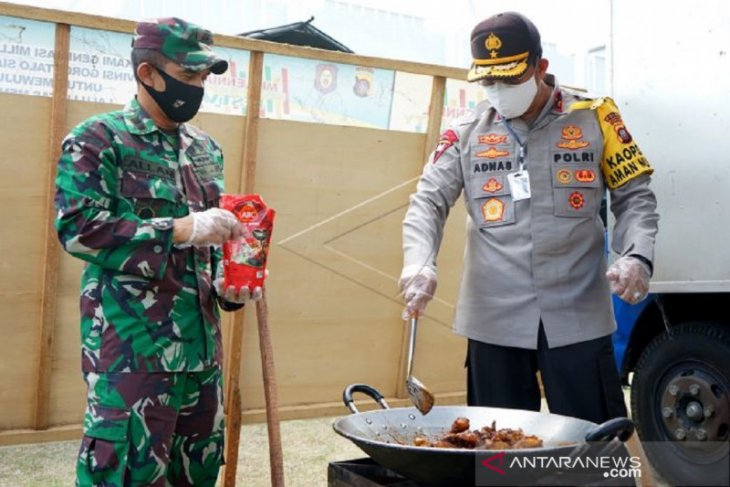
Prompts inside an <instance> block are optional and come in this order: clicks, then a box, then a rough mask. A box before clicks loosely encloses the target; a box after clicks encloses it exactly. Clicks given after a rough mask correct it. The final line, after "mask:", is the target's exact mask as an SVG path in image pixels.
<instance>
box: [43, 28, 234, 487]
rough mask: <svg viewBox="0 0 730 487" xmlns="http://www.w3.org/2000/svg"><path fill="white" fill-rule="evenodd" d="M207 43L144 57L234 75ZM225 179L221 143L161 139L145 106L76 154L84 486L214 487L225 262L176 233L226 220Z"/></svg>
mask: <svg viewBox="0 0 730 487" xmlns="http://www.w3.org/2000/svg"><path fill="white" fill-rule="evenodd" d="M145 29H146V31H145ZM144 32H146V34H144ZM206 33H207V31H203V30H202V29H200V28H198V27H197V26H194V25H192V24H186V23H184V22H182V21H179V20H177V19H167V20H165V21H160V22H159V23H140V24H138V28H137V37H136V38H135V39H136V40H135V47H139V45H138V44H141V45H142V47H143V48H147V49H155V46H157V50H158V51H160V52H161V53H162V54H163V55H165V56H166V57H168V58H170V59H173V60H175V62H177V63H179V64H180V65H182V66H184V67H185V68H187V69H194V70H202V69H206V68H210V66H211V63H221V62H225V61H222V60H220V58H216V57H215V56H214V55H213V54H212V51H210V47H209V46H208V45H207V44H205V43H204V42H203V41H201V39H207V40H208V41H209V39H210V33H207V34H206ZM150 39H151V40H150ZM137 40H139V42H137ZM160 40H161V41H160ZM186 53H187V54H188V55H187V57H186ZM222 169H223V156H222V153H221V150H220V147H219V146H218V145H217V144H216V143H215V141H213V140H212V139H211V138H210V137H209V136H207V135H206V134H204V133H203V132H201V131H200V130H198V129H196V128H195V127H193V126H191V125H187V124H181V125H180V126H179V128H178V130H177V131H175V132H174V133H170V132H165V131H162V130H160V129H159V128H158V127H157V126H156V125H155V123H154V122H153V120H152V119H151V118H150V117H149V116H148V115H147V114H146V113H145V111H144V110H143V109H142V107H141V106H140V104H139V103H138V102H137V100H136V99H134V100H132V101H131V102H130V103H129V104H128V105H127V106H126V107H125V108H124V109H123V110H121V111H116V112H111V113H106V114H103V115H99V116H96V117H92V118H90V119H88V120H86V121H85V122H83V123H82V124H80V125H79V126H78V127H76V128H74V129H73V130H72V132H71V134H70V135H69V136H68V137H67V138H66V139H65V140H64V142H63V153H62V156H61V159H60V161H59V163H58V176H57V179H56V189H57V193H56V208H57V219H56V228H57V231H58V235H59V238H60V240H61V242H62V244H63V246H64V248H65V249H66V251H68V252H69V253H70V254H71V255H73V256H75V257H78V258H81V259H83V260H85V261H86V265H85V267H84V270H83V272H82V276H81V303H80V308H81V342H82V370H83V372H84V378H85V381H86V383H87V386H88V398H87V399H88V406H87V410H86V415H85V420H84V438H83V441H82V446H81V451H80V454H79V460H78V464H77V485H84V486H86V485H103V486H120V487H121V486H126V485H169V484H171V485H175V486H182V485H214V484H215V480H216V477H217V474H218V469H219V466H220V465H221V464H222V451H223V415H222V406H221V405H222V393H221V390H222V388H221V381H222V377H221V372H220V366H221V359H222V357H221V351H222V346H221V330H220V323H219V311H218V308H217V299H216V295H215V291H214V290H213V287H212V280H213V278H214V276H213V274H214V269H216V267H217V263H218V262H219V261H220V259H221V254H220V249H214V248H212V247H186V248H181V247H177V246H175V245H173V219H174V218H181V217H184V216H186V215H188V213H189V212H191V211H204V210H206V209H208V208H211V207H215V206H218V199H219V196H220V193H221V190H222V187H223V181H222V178H223V170H222ZM220 304H221V305H222V306H223V307H224V308H225V309H235V308H237V307H240V306H230V304H228V303H220ZM166 482H167V484H166Z"/></svg>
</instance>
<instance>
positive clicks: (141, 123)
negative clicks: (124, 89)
mask: <svg viewBox="0 0 730 487" xmlns="http://www.w3.org/2000/svg"><path fill="white" fill-rule="evenodd" d="M124 123H125V124H126V125H127V130H129V132H130V133H132V134H135V135H147V134H151V133H152V132H155V131H158V130H160V129H159V127H158V126H157V125H155V122H154V121H152V119H151V118H150V116H149V115H147V112H145V111H144V108H142V105H140V104H139V101H137V97H136V96H135V97H134V98H132V99H131V100H130V101H129V103H127V105H126V106H125V107H124Z"/></svg>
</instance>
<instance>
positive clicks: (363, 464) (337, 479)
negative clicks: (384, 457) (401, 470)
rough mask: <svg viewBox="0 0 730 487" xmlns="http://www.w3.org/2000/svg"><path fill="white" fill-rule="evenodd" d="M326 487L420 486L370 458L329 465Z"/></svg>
mask: <svg viewBox="0 0 730 487" xmlns="http://www.w3.org/2000/svg"><path fill="white" fill-rule="evenodd" d="M327 487H421V484H417V483H415V482H413V481H412V480H408V479H407V478H405V477H403V476H401V475H398V474H397V473H395V472H393V471H392V470H390V469H387V468H385V467H383V466H381V465H380V464H378V463H375V461H374V460H373V459H371V458H358V459H356V460H345V461H342V462H332V463H330V464H329V466H328V467H327Z"/></svg>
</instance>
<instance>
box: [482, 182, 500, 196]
mask: <svg viewBox="0 0 730 487" xmlns="http://www.w3.org/2000/svg"><path fill="white" fill-rule="evenodd" d="M502 188H503V186H502V185H501V184H500V182H499V181H497V179H496V178H489V181H487V182H486V183H484V186H482V189H483V190H484V191H486V192H487V193H496V192H497V191H499V190H500V189H502Z"/></svg>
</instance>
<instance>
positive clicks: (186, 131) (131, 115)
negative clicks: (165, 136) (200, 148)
mask: <svg viewBox="0 0 730 487" xmlns="http://www.w3.org/2000/svg"><path fill="white" fill-rule="evenodd" d="M124 123H125V124H126V125H127V130H129V132H130V133H132V134H136V135H148V134H151V133H153V132H158V131H159V132H162V130H160V127H158V126H157V125H155V122H154V121H153V120H152V118H151V117H150V116H149V115H147V112H145V111H144V108H142V105H140V104H139V101H138V100H137V97H136V96H135V97H134V98H132V99H131V100H130V101H129V103H127V105H126V106H125V107H124ZM178 130H179V132H180V134H181V135H183V136H187V137H188V138H190V139H197V140H205V136H204V135H203V134H202V133H201V132H200V131H199V130H196V129H195V127H193V126H192V125H189V124H187V123H181V124H180V125H179V126H178Z"/></svg>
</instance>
